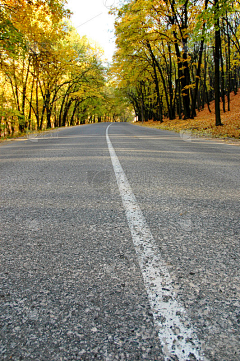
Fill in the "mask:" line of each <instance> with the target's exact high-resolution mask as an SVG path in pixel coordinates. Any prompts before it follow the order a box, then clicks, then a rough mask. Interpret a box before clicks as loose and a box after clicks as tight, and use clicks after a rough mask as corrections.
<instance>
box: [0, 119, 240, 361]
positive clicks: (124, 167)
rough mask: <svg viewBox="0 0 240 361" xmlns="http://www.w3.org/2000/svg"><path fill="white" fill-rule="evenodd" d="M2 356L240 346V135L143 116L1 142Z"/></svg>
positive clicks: (235, 354)
mask: <svg viewBox="0 0 240 361" xmlns="http://www.w3.org/2000/svg"><path fill="white" fill-rule="evenodd" d="M0 160H1V161H0V231H1V234H0V242H1V255H0V257H1V289H0V307H1V313H0V320H1V340H0V359H1V360H14V361H18V360H26V361H30V360H37V361H42V360H44V361H45V360H46V361H55V360H56V361H63V360H95V359H96V360H106V361H112V360H122V361H125V360H131V361H136V360H151V361H155V360H161V361H168V360H169V361H170V360H174V361H177V360H179V361H187V360H189V361H194V360H195V361H196V360H198V361H239V360H240V283H239V276H240V263H239V253H240V247H239V243H240V242H239V241H240V237H239V234H240V223H239V222H240V206H239V199H240V187H239V186H240V147H239V146H238V145H231V144H226V143H224V142H222V141H217V140H216V141H213V140H206V139H194V138H191V136H189V135H184V134H183V135H182V137H180V136H179V135H178V134H175V133H173V132H167V131H161V130H154V129H149V128H144V127H138V126H134V125H130V124H120V123H114V124H111V125H110V126H109V124H106V123H104V124H94V125H84V126H78V127H73V128H66V129H61V130H59V131H58V132H53V133H49V134H47V133H44V135H41V136H39V137H38V138H34V137H32V138H29V139H21V140H18V141H13V142H9V143H4V144H3V145H1V146H0Z"/></svg>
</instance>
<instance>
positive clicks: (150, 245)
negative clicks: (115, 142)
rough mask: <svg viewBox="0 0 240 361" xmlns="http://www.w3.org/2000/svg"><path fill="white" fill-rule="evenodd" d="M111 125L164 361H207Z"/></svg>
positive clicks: (125, 201)
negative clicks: (191, 360) (121, 159)
mask: <svg viewBox="0 0 240 361" xmlns="http://www.w3.org/2000/svg"><path fill="white" fill-rule="evenodd" d="M110 125H111V124H110ZM110 125H109V126H108V127H107V130H106V140H107V144H108V149H109V153H110V157H111V160H112V165H113V169H114V172H115V176H116V179H117V184H118V188H119V191H120V195H121V197H122V202H123V206H124V208H125V212H126V217H127V221H128V225H129V228H130V230H131V234H132V239H133V243H134V246H135V250H136V253H137V257H138V262H139V265H140V268H141V272H142V275H143V280H144V284H145V288H146V290H147V294H148V299H149V302H150V305H151V309H152V312H153V317H154V322H155V326H156V328H157V330H158V336H159V339H160V342H161V345H162V350H163V354H164V357H165V361H168V360H169V361H170V360H179V361H186V360H189V357H190V356H192V357H193V355H194V356H195V359H196V360H198V361H200V360H201V361H203V360H205V361H206V358H205V357H204V356H203V355H202V352H201V343H200V341H199V340H198V338H197V335H196V333H195V332H194V330H193V328H192V326H191V324H190V321H189V320H188V318H187V314H186V311H185V309H184V307H182V306H181V305H180V304H179V302H178V301H177V300H176V295H175V293H174V291H173V286H172V280H171V276H170V274H169V272H168V269H167V267H166V265H165V264H164V262H163V260H162V259H161V256H160V254H159V248H158V247H157V245H156V242H155V240H154V239H153V236H152V234H151V231H150V229H149V227H148V225H147V222H146V220H145V218H144V216H143V214H142V211H141V209H140V207H139V205H138V203H137V200H136V198H135V196H134V194H133V192H132V189H131V186H130V184H129V183H128V180H127V177H126V175H125V173H124V171H123V169H122V166H121V164H120V162H119V160H118V157H117V155H116V153H115V150H114V148H113V146H112V143H111V141H110V139H109V136H108V129H109V127H110Z"/></svg>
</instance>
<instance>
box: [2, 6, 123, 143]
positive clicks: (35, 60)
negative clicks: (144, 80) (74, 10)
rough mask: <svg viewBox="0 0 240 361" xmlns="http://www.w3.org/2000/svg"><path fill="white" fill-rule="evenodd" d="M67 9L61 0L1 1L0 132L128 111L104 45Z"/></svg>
mask: <svg viewBox="0 0 240 361" xmlns="http://www.w3.org/2000/svg"><path fill="white" fill-rule="evenodd" d="M66 9H67V3H66V2H65V1H64V0H1V1H0V133H1V137H6V136H11V135H13V134H16V133H17V134H25V133H27V132H31V131H35V130H44V129H48V128H56V127H62V126H70V125H78V124H84V123H85V122H86V121H87V122H88V123H91V122H101V121H114V120H115V119H116V118H117V117H118V119H123V120H126V119H127V117H128V116H129V114H128V113H129V111H128V109H127V106H126V104H125V103H124V100H123V101H122V100H121V95H118V94H117V92H118V90H117V89H114V88H113V85H112V84H111V80H110V78H109V75H108V67H107V66H106V64H105V63H104V62H103V60H102V59H103V51H102V50H101V49H100V48H99V47H98V46H97V45H96V44H92V43H91V42H90V41H89V40H88V39H87V38H86V37H85V36H83V37H81V36H80V35H79V34H78V32H77V31H76V29H74V27H73V26H71V23H70V21H69V18H70V12H69V11H68V10H66Z"/></svg>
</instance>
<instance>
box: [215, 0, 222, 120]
mask: <svg viewBox="0 0 240 361" xmlns="http://www.w3.org/2000/svg"><path fill="white" fill-rule="evenodd" d="M218 1H219V0H214V6H215V10H214V11H215V18H216V22H215V51H214V64H215V84H214V90H215V125H216V126H220V125H222V122H221V115H220V76H219V55H220V46H221V38H220V28H219V17H218V10H219V3H218Z"/></svg>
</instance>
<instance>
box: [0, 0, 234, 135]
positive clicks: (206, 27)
mask: <svg viewBox="0 0 240 361" xmlns="http://www.w3.org/2000/svg"><path fill="white" fill-rule="evenodd" d="M239 10H240V6H239V3H238V2H237V1H231V2H230V1H229V0H213V1H210V0H197V1H192V0H186V1H184V0H173V1H172V0H171V1H169V0H164V1H156V0H125V1H122V2H121V4H120V5H119V6H117V7H115V8H114V7H112V8H111V10H110V14H112V15H115V38H116V51H115V54H114V57H113V61H112V64H110V66H109V65H108V64H107V63H106V62H105V61H104V60H103V59H104V56H103V50H102V49H101V48H100V47H99V46H97V45H96V44H93V43H92V42H91V41H89V40H88V39H87V38H86V37H85V36H80V35H79V33H78V32H77V30H76V29H75V28H74V27H73V26H72V25H71V22H70V16H71V13H70V11H69V10H67V1H65V0H0V136H1V137H9V136H13V135H14V134H18V135H19V134H20V135H21V134H25V133H27V132H32V131H38V130H40V131H41V130H44V129H49V128H56V127H64V126H71V125H79V124H85V123H86V122H87V123H94V122H102V121H116V120H118V121H129V120H132V119H133V117H134V113H135V116H136V117H137V119H138V121H148V120H152V121H158V122H160V123H161V122H163V121H164V120H165V119H170V120H173V119H194V118H195V117H196V114H197V112H198V111H200V110H201V109H204V108H206V107H207V108H208V109H209V111H211V109H210V108H211V107H210V103H211V102H212V101H213V100H214V101H215V109H214V114H215V126H216V127H218V126H221V125H222V121H221V114H222V112H224V113H225V112H229V111H230V110H231V105H230V95H231V94H232V93H233V92H234V93H235V94H237V92H238V88H239V83H240V78H239V77H240V62H239V61H240V59H239V57H240V41H239V31H240V15H239Z"/></svg>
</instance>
